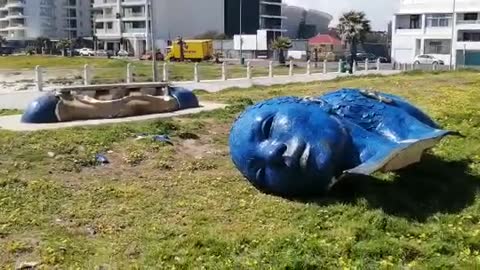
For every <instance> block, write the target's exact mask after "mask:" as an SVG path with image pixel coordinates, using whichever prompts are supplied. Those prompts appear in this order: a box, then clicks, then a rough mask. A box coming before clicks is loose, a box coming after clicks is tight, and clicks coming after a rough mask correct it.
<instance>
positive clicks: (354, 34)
mask: <svg viewBox="0 0 480 270" xmlns="http://www.w3.org/2000/svg"><path fill="white" fill-rule="evenodd" d="M337 30H338V33H339V34H340V37H341V38H342V40H343V41H344V42H345V43H346V44H347V45H348V46H349V47H350V59H349V61H350V73H353V65H354V63H355V58H356V55H357V46H358V44H361V43H363V42H364V40H365V38H366V35H367V34H368V33H369V32H370V30H371V26H370V20H368V19H367V17H366V15H365V13H364V12H358V11H349V12H347V13H344V14H343V15H342V17H340V23H339V24H338V26H337Z"/></svg>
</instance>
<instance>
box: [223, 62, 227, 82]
mask: <svg viewBox="0 0 480 270" xmlns="http://www.w3.org/2000/svg"><path fill="white" fill-rule="evenodd" d="M226 80H227V63H226V62H223V63H222V81H226Z"/></svg>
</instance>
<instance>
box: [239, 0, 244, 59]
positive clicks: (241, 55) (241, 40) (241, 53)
mask: <svg viewBox="0 0 480 270" xmlns="http://www.w3.org/2000/svg"><path fill="white" fill-rule="evenodd" d="M242 8H243V1H242V0H240V64H241V65H243V64H245V59H243V36H242V16H243V11H242Z"/></svg>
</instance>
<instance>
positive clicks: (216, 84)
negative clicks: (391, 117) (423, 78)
mask: <svg viewBox="0 0 480 270" xmlns="http://www.w3.org/2000/svg"><path fill="white" fill-rule="evenodd" d="M399 72H400V71H398V70H382V71H375V70H370V71H360V72H357V73H356V74H354V75H348V74H344V73H336V72H331V73H327V74H322V73H318V74H313V75H294V76H275V77H273V78H269V77H261V78H253V79H246V78H244V79H231V80H227V81H220V80H214V81H213V80H212V81H202V82H198V83H196V82H172V85H174V86H181V87H185V88H187V89H190V90H196V89H202V90H205V91H209V92H218V91H221V90H224V89H227V88H232V87H239V88H249V87H252V86H254V85H263V86H270V85H279V84H288V83H306V82H313V81H326V80H332V79H335V78H338V77H345V76H361V75H367V74H378V75H393V74H398V73H399ZM44 94H45V92H38V91H18V92H9V93H0V109H20V110H23V109H25V108H26V107H27V106H28V104H30V103H31V102H32V100H34V99H36V98H37V97H39V96H41V95H44Z"/></svg>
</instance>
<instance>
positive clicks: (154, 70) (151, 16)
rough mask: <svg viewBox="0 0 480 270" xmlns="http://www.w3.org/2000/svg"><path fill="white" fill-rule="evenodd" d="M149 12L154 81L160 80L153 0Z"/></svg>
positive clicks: (150, 2)
mask: <svg viewBox="0 0 480 270" xmlns="http://www.w3.org/2000/svg"><path fill="white" fill-rule="evenodd" d="M148 4H149V5H148V13H150V14H149V15H150V16H149V18H150V20H149V22H150V42H151V47H152V48H151V50H152V73H153V74H152V75H153V76H152V79H153V81H154V82H157V81H158V72H157V50H156V49H155V37H154V36H153V7H152V0H150V1H149V3H148Z"/></svg>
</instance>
